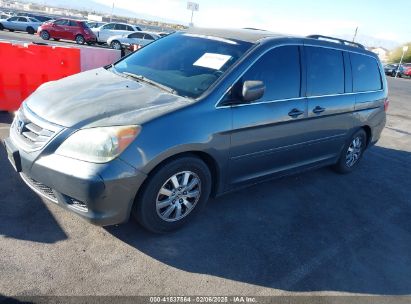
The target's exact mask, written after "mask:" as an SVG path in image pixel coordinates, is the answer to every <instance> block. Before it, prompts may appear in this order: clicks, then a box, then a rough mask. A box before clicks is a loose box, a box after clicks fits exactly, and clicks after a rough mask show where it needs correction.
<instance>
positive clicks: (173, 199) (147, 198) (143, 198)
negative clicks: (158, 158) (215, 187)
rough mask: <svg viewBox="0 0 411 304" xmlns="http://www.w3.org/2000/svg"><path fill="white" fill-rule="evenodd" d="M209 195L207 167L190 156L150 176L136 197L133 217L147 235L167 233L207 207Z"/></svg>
mask: <svg viewBox="0 0 411 304" xmlns="http://www.w3.org/2000/svg"><path fill="white" fill-rule="evenodd" d="M210 191H211V174H210V170H209V169H208V167H207V165H206V164H205V163H204V162H203V161H202V160H200V159H198V158H196V157H192V156H188V157H182V158H178V159H175V160H172V161H170V162H168V163H166V164H164V165H162V166H161V167H160V168H158V169H156V170H155V171H154V172H153V173H151V174H150V176H149V177H148V180H147V181H146V182H145V184H144V185H143V187H142V189H141V191H140V192H139V194H138V195H137V198H136V201H135V203H134V207H133V215H134V217H135V218H136V219H137V221H138V222H139V223H140V224H141V225H142V226H143V227H144V228H146V229H147V230H149V231H152V232H156V233H164V232H170V231H173V230H175V229H177V228H180V227H181V226H182V225H184V224H185V223H186V222H187V221H188V220H189V219H191V218H192V217H193V216H194V215H195V214H196V213H197V212H198V211H199V210H200V209H201V208H202V207H203V206H204V205H205V204H206V202H207V200H208V197H209V196H210Z"/></svg>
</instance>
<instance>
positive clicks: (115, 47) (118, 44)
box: [110, 40, 121, 50]
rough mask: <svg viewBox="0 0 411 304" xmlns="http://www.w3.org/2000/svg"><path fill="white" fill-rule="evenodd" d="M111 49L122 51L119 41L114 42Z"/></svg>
mask: <svg viewBox="0 0 411 304" xmlns="http://www.w3.org/2000/svg"><path fill="white" fill-rule="evenodd" d="M110 47H111V48H112V49H115V50H121V43H120V42H119V41H118V40H113V41H112V42H111V43H110Z"/></svg>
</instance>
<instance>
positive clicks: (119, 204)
mask: <svg viewBox="0 0 411 304" xmlns="http://www.w3.org/2000/svg"><path fill="white" fill-rule="evenodd" d="M387 106H388V101H387V84H386V79H385V75H384V69H383V67H382V66H381V63H380V61H379V60H378V57H377V56H376V55H375V54H374V53H372V52H369V51H367V50H365V48H364V47H363V46H362V45H360V44H356V43H352V42H348V41H344V40H340V39H335V38H331V37H325V36H309V37H289V36H280V35H277V34H274V33H270V32H266V31H260V30H252V29H243V30H219V29H212V30H211V29H198V28H197V29H196V28H192V29H189V30H187V31H185V32H176V33H173V34H171V35H169V36H166V37H164V38H162V39H159V40H157V41H155V42H153V43H151V44H149V45H148V46H146V47H144V48H142V49H140V50H139V51H137V52H135V53H132V54H131V55H130V56H127V57H125V58H123V59H122V60H120V61H118V62H117V63H115V64H113V65H110V66H107V67H104V68H99V69H96V70H91V71H88V72H84V73H80V74H77V75H74V76H70V77H66V78H64V79H62V80H59V81H53V82H48V83H46V84H44V85H42V86H41V87H40V88H38V89H37V90H36V91H35V92H34V93H33V94H32V95H31V96H30V97H28V98H27V99H26V100H25V102H24V103H23V104H22V106H21V108H20V110H19V111H18V113H17V114H16V117H15V119H14V121H13V124H12V126H11V129H10V137H9V138H7V139H6V140H5V146H6V150H7V153H8V157H9V159H10V162H11V163H12V165H13V166H14V168H15V169H16V171H17V172H19V173H20V175H21V177H22V179H23V180H24V181H25V182H26V183H27V185H28V186H29V187H30V188H32V189H33V190H34V191H36V192H37V193H38V194H40V195H42V196H45V197H46V198H48V199H49V200H51V201H53V202H54V203H56V204H58V205H60V206H61V207H63V208H66V209H68V210H70V211H72V212H74V213H76V214H78V215H80V216H82V217H83V218H85V219H87V220H89V221H90V222H93V223H95V224H99V225H113V224H118V223H121V222H124V221H126V220H128V218H129V216H130V214H133V215H134V217H135V218H137V220H138V221H139V223H141V225H142V226H144V227H145V228H147V229H149V230H151V231H154V232H167V231H170V230H173V229H175V228H178V227H180V226H181V225H182V224H184V223H185V222H186V221H187V220H189V219H190V218H191V217H193V216H194V215H195V213H197V212H198V211H199V210H200V209H201V207H203V206H204V205H205V203H206V202H207V200H208V198H209V196H210V195H213V196H216V195H221V194H223V193H226V192H229V191H232V190H234V189H237V188H239V187H243V186H246V185H250V184H254V183H256V182H260V181H264V180H267V179H271V178H273V177H279V176H284V175H288V174H292V173H296V172H300V171H302V170H306V169H310V168H318V167H320V166H328V165H330V166H332V167H333V168H334V169H335V170H336V171H338V172H342V173H347V172H350V171H352V170H353V169H355V168H356V167H357V166H358V164H359V161H360V159H361V157H362V155H363V153H364V151H365V149H366V148H368V147H370V146H371V145H373V144H375V143H376V142H377V140H378V139H379V137H380V134H381V131H382V130H383V128H384V125H385V120H386V114H385V111H386V109H387Z"/></svg>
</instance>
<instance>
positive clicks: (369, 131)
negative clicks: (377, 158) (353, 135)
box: [361, 125, 372, 148]
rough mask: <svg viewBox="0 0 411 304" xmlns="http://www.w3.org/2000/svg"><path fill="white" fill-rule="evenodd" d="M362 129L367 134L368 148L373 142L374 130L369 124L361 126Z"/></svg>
mask: <svg viewBox="0 0 411 304" xmlns="http://www.w3.org/2000/svg"><path fill="white" fill-rule="evenodd" d="M361 129H363V130H364V131H365V134H366V135H367V148H368V146H369V144H370V142H371V139H372V130H371V127H370V126H369V125H364V126H362V127H361Z"/></svg>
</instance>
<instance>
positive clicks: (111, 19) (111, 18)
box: [110, 2, 114, 22]
mask: <svg viewBox="0 0 411 304" xmlns="http://www.w3.org/2000/svg"><path fill="white" fill-rule="evenodd" d="M113 10H114V2H113V6H112V7H111V14H110V22H112V21H113Z"/></svg>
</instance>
